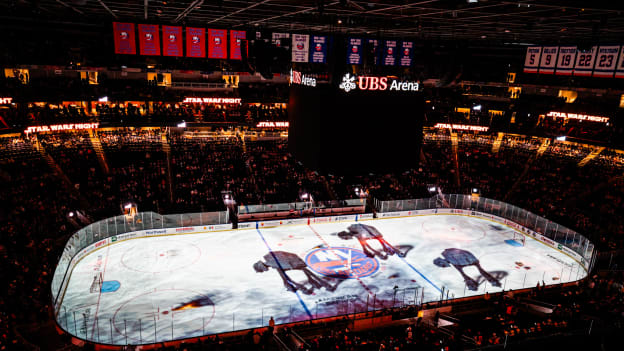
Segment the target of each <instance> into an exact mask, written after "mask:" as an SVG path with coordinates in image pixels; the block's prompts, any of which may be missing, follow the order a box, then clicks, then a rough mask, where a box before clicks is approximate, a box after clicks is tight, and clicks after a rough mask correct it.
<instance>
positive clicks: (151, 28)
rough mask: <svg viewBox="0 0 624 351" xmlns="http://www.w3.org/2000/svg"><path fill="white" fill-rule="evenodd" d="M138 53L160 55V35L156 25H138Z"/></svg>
mask: <svg viewBox="0 0 624 351" xmlns="http://www.w3.org/2000/svg"><path fill="white" fill-rule="evenodd" d="M139 53H140V54H141V55H153V56H159V55H160V34H159V31H158V25H157V24H139Z"/></svg>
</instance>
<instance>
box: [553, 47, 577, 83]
mask: <svg viewBox="0 0 624 351" xmlns="http://www.w3.org/2000/svg"><path fill="white" fill-rule="evenodd" d="M575 62H576V46H560V47H559V57H558V58H557V72H555V74H557V75H560V76H570V75H572V72H573V71H574V63H575Z"/></svg>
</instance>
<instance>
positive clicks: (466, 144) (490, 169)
mask: <svg viewBox="0 0 624 351" xmlns="http://www.w3.org/2000/svg"><path fill="white" fill-rule="evenodd" d="M94 135H97V139H96V140H98V141H99V143H100V147H101V149H100V148H99V147H98V146H97V144H98V143H97V142H95V143H94V138H92V136H91V135H90V134H89V133H87V132H80V133H69V134H56V135H40V136H38V137H37V138H36V139H35V138H34V137H33V136H31V137H29V138H24V137H15V136H12V137H4V138H0V156H1V157H0V163H1V164H2V171H1V172H0V177H1V178H2V180H3V182H4V184H5V187H4V189H5V191H3V192H2V193H0V201H1V202H2V205H1V206H2V207H3V209H2V212H1V215H0V228H1V231H2V232H3V236H2V241H1V242H0V245H2V247H1V248H0V259H1V260H2V262H1V264H2V267H3V269H2V271H1V273H0V274H1V275H2V276H1V278H2V279H1V280H2V281H4V282H5V283H2V284H3V287H2V288H3V289H4V291H7V293H6V294H3V295H2V296H0V306H2V308H1V311H0V313H2V315H1V316H0V329H1V331H2V333H1V335H2V336H1V338H0V343H2V346H5V349H19V348H16V347H15V348H14V347H13V346H12V345H15V344H19V345H26V344H27V341H24V340H22V339H23V336H22V333H21V332H20V329H19V326H22V325H27V324H32V323H37V322H38V321H41V320H49V318H50V317H49V313H50V295H49V286H50V279H51V276H52V273H53V270H54V267H55V264H56V260H57V257H58V255H59V254H60V251H61V250H62V248H63V246H64V244H65V243H66V241H67V238H68V236H69V235H71V234H72V233H73V232H75V231H76V230H77V229H79V228H81V227H83V226H84V225H85V224H87V223H88V222H91V221H96V220H100V219H103V218H106V217H110V216H112V215H117V214H119V212H120V205H121V204H122V203H123V202H124V201H126V200H133V201H135V202H137V203H138V204H139V208H140V210H141V211H149V210H153V211H156V212H160V213H173V212H178V213H179V212H199V211H212V210H222V209H224V206H223V204H222V201H221V198H220V195H221V191H222V190H229V191H232V193H233V194H234V196H235V198H236V199H237V200H238V201H239V203H241V204H256V203H275V202H292V201H296V200H297V199H298V197H299V195H300V192H301V190H304V191H306V192H309V193H311V194H313V197H314V199H315V200H316V199H318V200H321V201H323V200H326V199H332V198H334V197H338V198H346V197H351V196H350V194H353V193H354V192H353V190H354V187H355V186H356V185H357V186H361V187H363V188H365V189H367V190H368V191H369V193H370V195H372V196H374V197H375V198H378V199H405V198H419V197H425V196H428V193H427V185H429V184H435V185H439V186H440V187H441V188H442V189H443V191H444V192H446V193H450V192H455V191H457V192H461V193H464V192H465V191H464V190H465V189H466V188H472V187H474V186H477V187H479V188H480V190H481V195H482V196H484V197H489V198H494V199H501V200H502V199H505V201H506V202H510V203H512V204H515V205H518V206H520V207H523V208H526V209H528V210H531V211H533V212H534V213H537V214H539V215H542V216H546V217H547V218H549V219H551V220H553V221H555V222H558V223H561V224H564V225H567V226H569V227H570V228H572V229H574V230H577V231H579V232H580V233H583V234H584V235H587V236H588V237H590V238H592V240H593V241H594V242H595V243H596V244H597V245H598V247H599V249H602V250H605V249H614V248H622V244H623V241H622V238H623V235H624V223H623V221H622V219H621V218H619V217H620V216H619V214H620V213H622V209H623V206H624V192H623V190H622V189H624V187H623V186H622V185H623V184H622V182H623V181H624V180H623V179H622V172H623V170H624V168H623V167H622V165H624V161H623V160H622V154H621V153H619V152H617V151H615V150H604V151H603V152H602V153H601V154H600V155H599V156H598V157H596V158H595V159H593V160H591V161H590V162H588V163H587V164H586V165H584V166H582V167H581V166H579V161H581V160H583V159H584V158H585V157H586V156H587V155H589V154H590V153H591V152H592V151H595V150H596V149H595V148H593V147H589V146H582V145H576V144H571V143H559V142H554V143H553V144H547V143H546V145H545V147H544V144H543V141H541V142H540V141H536V139H533V138H523V137H520V136H505V137H504V138H503V140H502V141H501V143H500V148H499V150H498V151H495V150H494V148H493V146H494V143H495V141H496V137H495V136H487V135H481V136H475V135H473V134H463V135H460V137H459V138H458V145H457V146H456V148H454V147H453V145H452V141H451V139H450V137H449V136H448V135H446V134H444V133H440V132H436V133H433V132H427V133H426V135H425V138H424V140H425V141H424V144H423V149H422V151H423V152H422V162H421V165H420V166H419V168H418V169H411V170H406V171H405V172H402V173H398V174H394V173H390V174H367V175H361V176H358V177H342V176H334V175H322V174H318V173H316V172H314V171H311V170H309V169H307V168H306V167H305V166H304V165H301V164H299V163H298V162H297V161H295V159H294V158H293V157H292V156H291V155H289V154H288V152H287V149H286V143H285V142H284V141H270V142H269V141H258V142H250V141H245V140H242V139H241V137H240V135H238V134H236V133H230V134H229V137H227V138H226V137H223V138H218V139H214V138H213V139H208V138H201V137H198V136H195V137H194V138H190V137H189V136H187V135H175V134H172V133H168V132H167V130H166V129H160V128H157V129H143V130H142V129H125V130H123V131H97V132H94ZM538 150H542V151H543V153H542V154H540V152H539V151H538ZM98 152H101V153H102V155H103V158H104V163H105V164H106V165H107V166H108V171H105V170H104V166H103V163H102V161H101V160H100V158H99V155H98ZM55 165H56V166H58V168H57V167H56V166H55ZM476 184H478V185H476ZM74 212H75V213H80V214H81V215H80V216H78V215H76V216H70V215H69V214H70V213H74ZM621 282H622V277H621V276H616V277H613V279H612V280H611V281H609V280H607V281H605V280H601V279H597V280H593V279H592V280H591V283H593V285H590V286H587V287H585V286H584V287H583V290H582V291H583V293H582V294H581V293H579V294H578V295H582V296H587V298H591V299H593V300H591V299H590V300H585V301H586V302H585V304H586V306H589V307H588V308H591V309H594V308H597V309H596V310H597V311H601V312H600V313H601V314H600V317H602V318H606V317H609V316H611V317H613V318H615V316H619V315H618V314H617V313H615V314H614V309H616V308H619V309H620V310H619V311H620V312H621V298H622V295H621ZM596 287H597V288H596ZM603 287H605V288H603ZM618 287H619V288H618ZM618 289H619V290H618ZM617 291H620V293H617ZM575 294H576V293H575ZM592 294H593V295H592ZM605 294H611V295H608V296H611V297H609V298H607V299H604V300H598V299H597V298H596V296H605ZM575 296H577V295H575ZM588 301H594V303H590V302H588ZM604 301H608V302H610V303H609V304H607V303H604ZM596 305H600V306H599V307H596ZM605 309H611V310H610V311H609V312H604V311H605ZM512 310H513V309H512ZM616 312H617V311H616ZM602 313H606V314H602ZM509 318H511V317H509ZM510 320H513V323H512V324H510V323H511V322H510ZM518 320H519V319H517V318H516V319H513V318H512V319H508V317H504V319H503V320H499V321H500V322H501V323H503V322H504V323H505V326H502V327H500V328H498V327H497V328H493V329H482V330H480V331H481V335H482V336H483V339H484V340H490V339H491V338H492V334H493V333H494V332H496V333H497V337H501V338H502V336H501V335H504V333H505V331H507V332H508V333H511V330H515V331H514V333H517V332H518V330H517V329H519V330H520V333H523V331H522V330H524V329H527V330H529V331H531V333H533V330H538V329H537V326H533V327H525V326H524V324H522V325H521V324H520V322H518ZM552 321H554V319H552ZM552 323H555V322H552ZM512 325H513V326H515V325H518V328H515V327H512ZM560 327H561V324H559V325H555V324H551V322H548V321H547V320H546V321H542V322H540V328H541V329H542V330H547V329H550V330H554V329H553V328H555V329H556V328H560ZM564 327H565V326H564ZM532 328H533V329H532ZM473 332H474V333H478V332H479V331H476V330H473ZM490 332H491V333H490ZM419 333H421V332H420V331H417V330H414V331H413V334H414V335H419V337H418V338H417V339H419V340H422V338H421V336H423V335H421V334H419ZM425 333H427V332H425ZM424 335H425V336H426V335H427V334H424ZM475 335H478V334H475ZM475 335H472V336H475ZM326 337H327V338H328V340H335V338H336V337H337V336H336V335H334V336H331V335H326ZM338 337H339V338H340V339H341V340H342V341H340V345H345V346H344V347H345V348H342V347H343V346H339V348H338V349H350V347H351V346H353V345H355V344H356V343H359V344H362V345H364V342H366V345H374V346H366V347H374V348H378V347H381V344H382V343H383V344H384V345H385V347H386V349H387V348H388V347H390V346H396V347H400V348H401V346H400V345H402V344H403V345H407V342H406V341H405V340H404V339H399V338H398V337H397V338H395V337H394V336H392V332H391V333H390V336H389V337H392V338H394V339H392V340H395V341H392V342H391V341H389V340H391V339H388V338H386V339H381V338H376V336H374V337H368V336H365V335H359V336H357V338H356V335H351V334H349V335H348V336H347V337H346V338H345V335H338ZM332 338H334V339H332ZM415 339H416V338H415ZM319 340H320V339H319ZM397 340H398V341H397ZM492 340H493V341H492V343H496V342H497V341H496V340H497V338H494V339H492ZM347 341H348V342H349V343H350V344H347ZM482 342H483V343H485V342H486V341H482ZM329 343H330V344H331V343H332V342H329ZM319 345H320V342H319ZM20 347H21V346H20ZM25 347H26V346H25ZM319 347H320V346H319ZM26 348H27V347H26ZM319 349H322V348H319ZM355 349H365V348H355Z"/></svg>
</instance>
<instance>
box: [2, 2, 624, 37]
mask: <svg viewBox="0 0 624 351" xmlns="http://www.w3.org/2000/svg"><path fill="white" fill-rule="evenodd" d="M1 7H5V8H6V9H5V10H6V11H5V12H4V13H5V14H7V15H9V16H13V18H16V16H17V17H19V16H30V18H32V16H37V17H41V18H45V19H48V20H52V19H53V20H63V21H75V22H76V23H84V22H88V23H93V22H94V21H97V22H100V23H105V22H108V21H115V20H119V21H126V20H127V21H135V22H144V23H162V24H167V23H174V24H182V25H184V24H192V25H202V26H206V27H210V26H214V27H225V28H240V29H253V28H259V29H267V30H275V31H291V32H325V33H332V32H334V33H335V32H345V33H353V34H361V35H366V34H368V35H378V34H379V35H382V36H387V37H420V38H429V39H461V40H466V39H467V40H488V41H489V40H496V41H505V42H529V43H562V42H574V43H578V42H579V41H582V42H587V43H591V44H594V43H602V42H609V41H612V42H613V41H615V42H618V43H619V41H620V40H621V39H622V38H624V15H623V14H624V12H623V10H621V9H619V7H620V8H621V7H622V6H621V4H620V1H601V0H595V1H591V2H590V1H580V0H522V1H517V0H510V1H498V0H421V1H391V0H368V1H360V0H338V1H335V0H259V1H244V0H4V1H1V2H0V8H1Z"/></svg>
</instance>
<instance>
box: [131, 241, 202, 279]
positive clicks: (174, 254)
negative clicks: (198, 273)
mask: <svg viewBox="0 0 624 351" xmlns="http://www.w3.org/2000/svg"><path fill="white" fill-rule="evenodd" d="M200 257H201V250H200V249H199V247H197V245H195V244H191V243H185V242H180V241H174V240H163V241H157V242H153V243H150V244H149V245H142V242H141V241H138V242H137V244H135V245H134V246H133V247H132V248H131V249H129V250H127V251H126V252H125V253H124V255H123V256H122V257H121V264H122V265H123V266H124V267H126V268H127V269H129V270H132V271H136V272H141V273H167V272H173V271H177V270H179V269H183V268H186V267H188V266H190V265H193V264H195V263H196V262H197V261H198V260H199V258H200Z"/></svg>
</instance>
